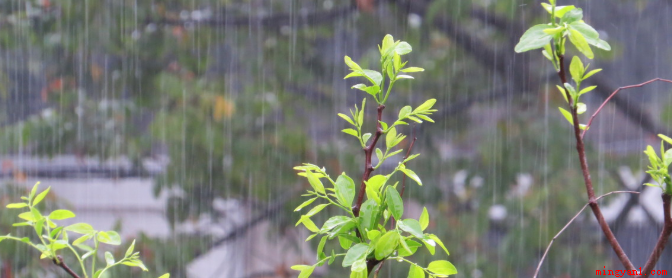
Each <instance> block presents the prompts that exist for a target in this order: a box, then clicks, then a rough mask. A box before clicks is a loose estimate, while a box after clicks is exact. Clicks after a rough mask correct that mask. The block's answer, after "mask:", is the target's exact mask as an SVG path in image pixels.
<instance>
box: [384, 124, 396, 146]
mask: <svg viewBox="0 0 672 278" xmlns="http://www.w3.org/2000/svg"><path fill="white" fill-rule="evenodd" d="M396 143H397V129H396V128H395V127H392V128H390V130H389V131H388V132H387V134H386V135H385V146H387V149H388V150H390V149H392V148H393V147H394V146H395V145H396Z"/></svg>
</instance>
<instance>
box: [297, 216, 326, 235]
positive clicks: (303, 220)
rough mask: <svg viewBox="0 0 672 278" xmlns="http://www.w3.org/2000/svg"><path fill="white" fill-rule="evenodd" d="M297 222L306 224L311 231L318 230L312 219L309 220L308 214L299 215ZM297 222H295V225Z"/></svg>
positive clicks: (315, 231)
mask: <svg viewBox="0 0 672 278" xmlns="http://www.w3.org/2000/svg"><path fill="white" fill-rule="evenodd" d="M299 223H303V225H304V226H306V229H308V230H309V231H311V232H313V233H317V232H319V231H320V229H318V228H317V226H316V225H315V223H314V222H313V220H310V217H308V216H305V215H303V216H301V220H299ZM299 223H297V225H298V224H299Z"/></svg>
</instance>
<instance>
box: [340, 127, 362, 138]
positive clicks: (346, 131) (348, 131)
mask: <svg viewBox="0 0 672 278" xmlns="http://www.w3.org/2000/svg"><path fill="white" fill-rule="evenodd" d="M341 131H342V132H343V133H345V134H350V135H352V136H355V137H359V133H357V130H354V129H352V128H346V129H344V130H341Z"/></svg>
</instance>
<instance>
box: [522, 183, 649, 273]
mask: <svg viewBox="0 0 672 278" xmlns="http://www.w3.org/2000/svg"><path fill="white" fill-rule="evenodd" d="M615 193H630V194H639V192H637V191H612V192H609V193H606V194H603V195H600V196H599V197H597V198H596V199H595V201H597V200H599V199H602V197H605V196H608V195H611V194H615ZM588 205H590V202H588V203H586V204H585V205H583V207H582V208H581V210H579V212H578V213H577V214H576V215H574V217H572V219H570V220H569V222H567V224H565V226H564V227H562V229H560V231H559V232H558V233H557V234H555V236H554V237H553V239H551V242H550V243H548V247H546V251H544V255H543V256H541V260H540V261H539V264H538V265H537V270H536V271H535V272H534V276H533V277H534V278H537V275H539V270H540V269H541V265H542V264H543V263H544V259H546V255H548V251H549V250H551V246H552V245H553V242H554V241H555V240H556V239H557V238H558V237H559V236H560V234H562V232H564V231H565V230H566V229H567V227H569V225H570V224H572V222H574V220H576V218H577V217H579V215H581V213H582V212H583V211H584V210H585V209H586V207H588Z"/></svg>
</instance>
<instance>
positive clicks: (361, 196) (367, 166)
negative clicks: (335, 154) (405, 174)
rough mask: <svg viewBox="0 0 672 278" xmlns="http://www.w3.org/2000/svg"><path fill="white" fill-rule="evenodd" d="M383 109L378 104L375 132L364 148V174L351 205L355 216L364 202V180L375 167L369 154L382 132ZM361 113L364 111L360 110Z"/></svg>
mask: <svg viewBox="0 0 672 278" xmlns="http://www.w3.org/2000/svg"><path fill="white" fill-rule="evenodd" d="M383 109H385V105H383V104H380V105H378V122H377V123H376V133H375V134H374V135H373V141H371V144H369V145H368V146H366V147H365V148H364V157H365V161H364V175H363V176H362V184H361V185H360V186H359V193H358V194H357V202H356V203H355V206H353V207H352V212H353V213H354V215H355V217H359V209H360V208H361V207H362V202H364V194H366V181H368V180H369V177H370V176H371V172H373V170H374V169H375V168H374V167H373V165H371V155H372V154H373V151H374V150H375V149H376V143H378V139H379V138H380V136H381V135H382V134H383V127H382V126H381V125H380V122H381V121H382V120H383ZM362 113H364V112H363V111H362Z"/></svg>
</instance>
